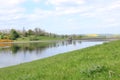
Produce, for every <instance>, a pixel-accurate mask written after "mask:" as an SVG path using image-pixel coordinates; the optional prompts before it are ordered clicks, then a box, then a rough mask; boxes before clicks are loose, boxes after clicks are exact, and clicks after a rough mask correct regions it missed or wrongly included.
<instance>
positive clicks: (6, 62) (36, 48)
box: [0, 40, 103, 68]
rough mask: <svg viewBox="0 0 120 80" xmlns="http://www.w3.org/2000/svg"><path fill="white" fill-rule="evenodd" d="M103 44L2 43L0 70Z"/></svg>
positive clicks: (64, 42)
mask: <svg viewBox="0 0 120 80" xmlns="http://www.w3.org/2000/svg"><path fill="white" fill-rule="evenodd" d="M102 43H103V42H85V41H79V40H77V41H58V42H38V43H14V44H2V43H0V46H1V47H0V68H2V67H7V66H12V65H17V64H21V63H24V62H30V61H33V60H37V59H42V58H46V57H50V56H53V55H56V54H60V53H64V52H68V51H72V50H77V49H82V48H86V47H89V46H93V45H97V44H102Z"/></svg>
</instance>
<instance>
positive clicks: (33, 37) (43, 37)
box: [14, 36, 64, 42]
mask: <svg viewBox="0 0 120 80" xmlns="http://www.w3.org/2000/svg"><path fill="white" fill-rule="evenodd" d="M63 39H64V38H61V37H48V36H37V37H36V36H29V37H21V38H17V40H15V41H14V42H22V41H48V40H63Z"/></svg>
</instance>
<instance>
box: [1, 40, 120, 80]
mask: <svg viewBox="0 0 120 80" xmlns="http://www.w3.org/2000/svg"><path fill="white" fill-rule="evenodd" d="M0 80H120V41H113V42H109V43H104V44H102V45H96V46H93V47H89V48H85V49H81V50H76V51H72V52H67V53H65V54H59V55H56V56H53V57H49V58H46V59H42V60H37V61H33V62H30V63H24V64H20V65H17V66H12V67H8V68H1V69H0Z"/></svg>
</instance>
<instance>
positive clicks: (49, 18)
mask: <svg viewBox="0 0 120 80" xmlns="http://www.w3.org/2000/svg"><path fill="white" fill-rule="evenodd" d="M23 27H24V28H25V29H34V28H35V27H39V28H41V29H44V30H46V31H48V32H53V33H57V34H93V33H97V34H102V33H103V34H108V33H113V34H120V0H0V29H12V28H15V29H21V30H22V29H23Z"/></svg>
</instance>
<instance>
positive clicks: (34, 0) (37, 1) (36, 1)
mask: <svg viewBox="0 0 120 80" xmlns="http://www.w3.org/2000/svg"><path fill="white" fill-rule="evenodd" d="M40 1H41V0H33V2H35V3H39V2H40Z"/></svg>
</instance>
